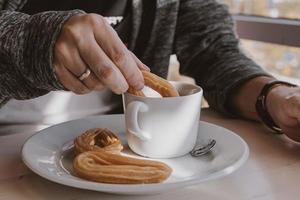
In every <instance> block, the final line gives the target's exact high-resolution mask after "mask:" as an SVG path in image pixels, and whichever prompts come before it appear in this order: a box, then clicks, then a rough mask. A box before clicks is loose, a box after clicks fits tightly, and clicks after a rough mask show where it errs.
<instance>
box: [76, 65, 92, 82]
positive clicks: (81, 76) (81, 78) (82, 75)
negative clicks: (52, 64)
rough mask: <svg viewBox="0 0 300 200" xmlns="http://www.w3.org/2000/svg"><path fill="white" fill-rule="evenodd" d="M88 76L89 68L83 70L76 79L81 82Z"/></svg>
mask: <svg viewBox="0 0 300 200" xmlns="http://www.w3.org/2000/svg"><path fill="white" fill-rule="evenodd" d="M90 74H91V70H90V69H89V68H87V69H86V70H85V72H83V73H82V74H81V75H80V76H79V77H78V79H79V80H80V81H83V80H84V79H86V78H87V77H89V76H90Z"/></svg>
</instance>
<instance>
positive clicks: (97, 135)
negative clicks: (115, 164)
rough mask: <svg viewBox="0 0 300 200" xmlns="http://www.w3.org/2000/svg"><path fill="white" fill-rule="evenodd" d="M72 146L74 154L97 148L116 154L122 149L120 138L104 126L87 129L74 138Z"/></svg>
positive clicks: (96, 149) (97, 149)
mask: <svg viewBox="0 0 300 200" xmlns="http://www.w3.org/2000/svg"><path fill="white" fill-rule="evenodd" d="M74 147H75V153H76V154H79V153H83V152H86V151H99V150H104V151H107V152H111V153H117V154H118V153H120V152H121V151H122V149H123V145H122V143H121V141H120V139H119V138H118V137H117V136H116V135H115V134H114V133H113V132H111V131H110V130H108V129H106V128H94V129H90V130H87V131H86V132H85V133H83V134H82V135H80V136H78V137H77V138H76V139H75V141H74Z"/></svg>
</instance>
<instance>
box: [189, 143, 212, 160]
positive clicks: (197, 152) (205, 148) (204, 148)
mask: <svg viewBox="0 0 300 200" xmlns="http://www.w3.org/2000/svg"><path fill="white" fill-rule="evenodd" d="M216 143H217V142H216V140H214V139H209V140H208V142H207V143H206V144H205V145H202V144H198V145H196V146H195V147H194V149H193V150H192V151H191V152H190V154H191V155H192V156H194V157H199V156H203V155H205V154H207V153H208V152H210V150H211V149H212V148H213V147H214V146H215V145H216Z"/></svg>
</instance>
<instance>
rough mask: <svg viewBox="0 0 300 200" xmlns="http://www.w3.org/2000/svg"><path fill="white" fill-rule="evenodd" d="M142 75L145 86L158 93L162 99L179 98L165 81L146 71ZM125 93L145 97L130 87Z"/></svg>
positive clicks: (171, 86)
mask: <svg viewBox="0 0 300 200" xmlns="http://www.w3.org/2000/svg"><path fill="white" fill-rule="evenodd" d="M142 73H143V76H144V82H145V85H146V86H148V87H150V88H151V89H153V90H155V91H156V92H158V93H159V94H160V95H161V96H162V97H177V96H179V94H178V92H177V90H176V89H175V88H174V87H173V85H172V84H170V83H169V82H168V81H167V80H165V79H163V78H161V77H159V76H157V75H155V74H153V73H151V72H148V71H142ZM127 92H128V93H130V94H133V95H136V96H142V97H144V96H145V94H144V93H143V91H141V90H140V91H138V90H135V89H133V88H132V87H129V89H128V90H127Z"/></svg>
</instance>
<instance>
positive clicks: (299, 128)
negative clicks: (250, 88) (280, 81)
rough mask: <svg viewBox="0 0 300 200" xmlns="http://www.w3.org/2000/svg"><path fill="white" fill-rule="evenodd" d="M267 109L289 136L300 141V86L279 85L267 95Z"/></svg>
mask: <svg viewBox="0 0 300 200" xmlns="http://www.w3.org/2000/svg"><path fill="white" fill-rule="evenodd" d="M266 103H267V109H268V111H269V113H270V115H271V117H272V118H273V120H274V121H275V123H276V124H277V125H278V126H279V127H280V128H281V129H282V130H283V133H284V134H286V135H287V136H288V137H289V138H291V139H293V140H295V141H298V142H300V87H295V88H292V87H288V86H284V85H279V86H277V87H275V88H273V89H272V90H271V91H270V93H269V94H268V96H267V102H266Z"/></svg>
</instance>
